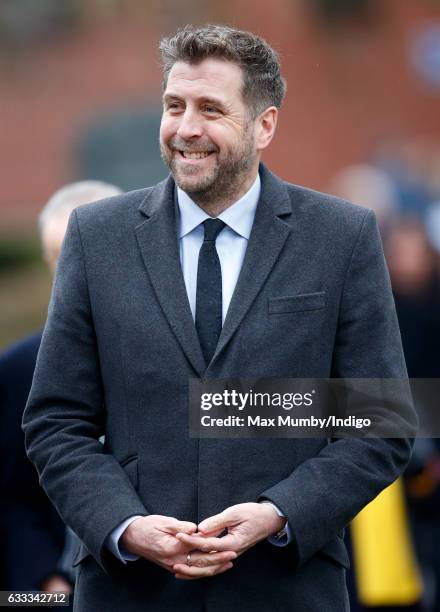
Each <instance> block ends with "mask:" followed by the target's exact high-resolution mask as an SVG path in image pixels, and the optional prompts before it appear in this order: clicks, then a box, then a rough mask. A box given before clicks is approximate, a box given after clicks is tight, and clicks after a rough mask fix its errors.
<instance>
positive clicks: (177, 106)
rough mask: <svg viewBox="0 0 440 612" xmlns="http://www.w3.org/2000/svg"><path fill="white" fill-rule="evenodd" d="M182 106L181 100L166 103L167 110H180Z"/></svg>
mask: <svg viewBox="0 0 440 612" xmlns="http://www.w3.org/2000/svg"><path fill="white" fill-rule="evenodd" d="M181 108H182V105H181V104H180V102H168V103H167V104H166V110H168V111H178V110H180V109H181Z"/></svg>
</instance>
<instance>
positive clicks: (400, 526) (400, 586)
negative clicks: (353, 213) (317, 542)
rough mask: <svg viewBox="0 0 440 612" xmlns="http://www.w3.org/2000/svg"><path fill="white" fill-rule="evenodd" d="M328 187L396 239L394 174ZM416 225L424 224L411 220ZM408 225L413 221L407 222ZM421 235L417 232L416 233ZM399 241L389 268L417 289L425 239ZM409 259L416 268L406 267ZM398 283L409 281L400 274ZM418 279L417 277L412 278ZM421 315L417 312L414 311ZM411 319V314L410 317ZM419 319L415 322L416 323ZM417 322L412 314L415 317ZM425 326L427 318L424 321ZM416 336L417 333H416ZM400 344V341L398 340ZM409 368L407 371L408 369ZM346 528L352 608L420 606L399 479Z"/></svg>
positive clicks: (366, 171)
mask: <svg viewBox="0 0 440 612" xmlns="http://www.w3.org/2000/svg"><path fill="white" fill-rule="evenodd" d="M329 191H330V192H331V193H334V194H336V195H338V196H340V197H343V198H346V199H347V200H350V201H351V202H355V203H357V204H361V205H363V206H366V207H368V208H371V209H372V210H374V212H375V213H376V216H377V220H378V223H379V229H380V232H381V236H382V239H384V238H385V239H386V237H387V236H389V235H390V242H391V241H392V240H394V239H395V238H396V233H395V232H396V229H397V228H399V227H400V226H401V223H402V222H401V221H400V216H399V215H401V208H400V198H399V191H398V189H397V187H396V185H395V182H394V180H393V178H392V177H391V176H390V175H389V173H388V172H386V171H385V170H384V169H381V168H378V167H375V166H374V165H372V164H358V165H353V166H348V167H346V168H343V169H342V170H340V171H339V172H338V173H337V174H336V175H335V177H334V178H333V180H332V181H331V183H330V186H329ZM414 223H415V225H416V226H417V227H418V228H421V230H422V234H423V226H422V225H421V223H420V222H417V221H414ZM408 225H409V226H410V227H411V228H412V227H413V225H412V223H409V222H408ZM416 236H417V238H420V235H419V233H416ZM405 242H406V238H405V237H404V239H403V244H402V243H399V247H398V248H397V252H396V253H395V255H396V257H395V258H393V266H394V267H395V268H396V269H400V268H405V269H406V268H409V269H411V270H412V272H411V273H410V275H409V276H410V277H411V278H412V283H413V285H414V286H415V285H417V288H419V286H420V285H422V284H423V281H422V280H421V279H419V276H421V277H422V278H425V270H427V271H428V276H431V272H432V271H433V268H432V266H431V265H430V263H431V264H432V260H431V259H430V258H429V257H425V258H423V257H422V259H423V261H424V265H422V266H421V268H422V270H423V271H422V272H421V274H420V273H419V270H420V267H419V263H417V262H418V261H419V259H420V258H416V259H415V260H414V253H413V250H414V248H417V246H418V247H419V248H420V247H421V248H420V253H421V254H423V253H424V254H425V255H427V253H425V248H424V247H425V246H427V245H425V243H424V241H422V242H420V240H416V241H415V242H414V244H412V243H411V244H410V247H409V251H408V252H404V253H403V257H402V259H401V258H400V255H401V251H402V250H404V249H402V247H404V245H405ZM411 247H412V248H411ZM413 263H414V266H415V270H414V269H412V268H411V265H412V264H413ZM403 277H404V278H403V280H402V282H405V283H408V282H409V279H408V278H407V276H406V275H405V273H403ZM417 279H419V281H418V282H417ZM418 314H420V313H418ZM411 319H412V316H410V318H409V320H411ZM419 323H420V321H419ZM415 324H417V318H416V321H415ZM427 324H428V326H429V324H430V321H429V322H427ZM416 337H417V336H416ZM403 345H404V348H405V342H404V343H403ZM409 369H410V368H409V366H408V370H409ZM350 527H351V529H350V530H347V533H346V541H347V545H348V547H349V550H350V556H351V557H352V560H353V563H352V567H351V568H350V571H349V572H348V576H347V584H348V589H349V594H350V604H351V607H352V609H353V611H356V612H358V611H361V610H362V611H363V610H376V611H378V612H379V611H381V610H406V611H407V612H410V611H411V612H415V611H418V610H420V609H421V605H422V598H423V594H424V588H423V583H422V580H421V575H420V570H419V565H418V562H417V559H416V556H415V553H414V542H413V537H412V534H411V525H410V521H409V517H408V512H407V508H406V499H405V491H404V486H403V482H402V480H401V479H399V480H398V481H396V482H395V483H393V484H392V485H391V486H390V487H388V488H387V489H385V490H384V491H382V493H381V494H380V495H379V496H378V497H377V498H376V499H375V500H373V501H372V502H371V503H370V504H368V505H367V506H366V507H365V508H364V509H363V510H362V511H361V512H360V513H359V514H358V515H357V516H356V517H355V519H354V520H353V521H352V524H351V526H350Z"/></svg>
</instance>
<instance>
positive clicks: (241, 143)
mask: <svg viewBox="0 0 440 612" xmlns="http://www.w3.org/2000/svg"><path fill="white" fill-rule="evenodd" d="M242 79H243V76H242V70H241V68H240V67H239V66H238V65H236V64H234V63H233V62H229V61H225V60H219V59H206V60H203V61H202V62H201V63H200V64H195V65H193V64H188V63H186V62H176V63H175V64H174V66H173V67H172V69H171V71H170V74H169V77H168V82H167V87H166V90H165V93H164V110H163V115H162V123H161V127H160V148H161V153H162V157H163V159H164V161H165V163H166V164H167V165H168V167H169V168H170V170H171V173H172V174H173V176H174V179H175V181H176V183H177V184H178V185H179V187H181V188H182V189H183V190H184V191H186V192H187V193H189V194H193V195H194V196H198V197H199V199H201V200H203V199H206V200H208V201H209V200H215V199H216V198H218V197H225V196H228V195H229V196H233V195H235V194H236V193H239V192H240V190H242V188H243V187H244V186H245V187H246V189H248V188H249V187H250V185H251V183H252V181H253V179H254V178H255V175H256V171H257V168H258V160H259V153H258V151H257V147H256V144H255V137H254V125H255V122H254V121H253V120H252V119H251V118H250V116H249V111H248V109H247V107H246V106H245V104H244V101H243V98H242V93H241V88H242Z"/></svg>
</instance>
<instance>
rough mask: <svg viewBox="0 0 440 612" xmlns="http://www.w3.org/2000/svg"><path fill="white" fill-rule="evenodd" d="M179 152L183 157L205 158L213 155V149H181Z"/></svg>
mask: <svg viewBox="0 0 440 612" xmlns="http://www.w3.org/2000/svg"><path fill="white" fill-rule="evenodd" d="M179 153H180V156H181V157H183V159H205V158H206V157H209V156H210V155H212V153H213V151H196V152H191V151H179Z"/></svg>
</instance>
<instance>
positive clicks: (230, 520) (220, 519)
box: [198, 508, 237, 535]
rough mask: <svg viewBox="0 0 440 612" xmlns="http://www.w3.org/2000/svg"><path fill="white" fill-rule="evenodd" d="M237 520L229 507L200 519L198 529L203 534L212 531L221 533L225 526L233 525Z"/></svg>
mask: <svg viewBox="0 0 440 612" xmlns="http://www.w3.org/2000/svg"><path fill="white" fill-rule="evenodd" d="M236 522H237V521H236V520H235V517H233V513H232V512H230V508H227V509H226V510H223V512H220V514H215V515H214V516H210V517H209V518H207V519H205V520H204V521H202V522H201V523H200V524H199V526H198V531H200V532H201V533H203V534H205V535H206V534H211V533H213V532H217V533H221V532H222V531H223V530H224V529H226V527H229V526H231V525H234V524H235V523H236Z"/></svg>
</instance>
